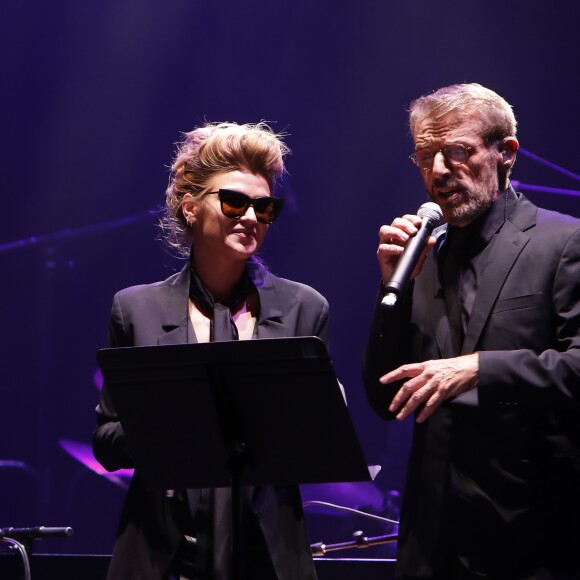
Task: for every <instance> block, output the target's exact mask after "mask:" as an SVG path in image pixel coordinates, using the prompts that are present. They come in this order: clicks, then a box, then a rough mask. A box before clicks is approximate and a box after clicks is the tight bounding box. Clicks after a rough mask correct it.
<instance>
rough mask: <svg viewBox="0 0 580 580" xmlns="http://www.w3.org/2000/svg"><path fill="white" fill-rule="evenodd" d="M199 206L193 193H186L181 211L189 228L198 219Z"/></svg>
mask: <svg viewBox="0 0 580 580" xmlns="http://www.w3.org/2000/svg"><path fill="white" fill-rule="evenodd" d="M198 207H199V204H198V202H197V201H196V200H195V199H194V198H193V196H192V195H191V193H186V194H185V195H184V196H183V199H182V200H181V211H182V212H183V217H184V218H185V221H186V222H187V224H188V225H189V226H192V225H193V224H194V223H195V221H196V219H197V210H198Z"/></svg>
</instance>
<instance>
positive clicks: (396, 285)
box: [381, 217, 433, 307]
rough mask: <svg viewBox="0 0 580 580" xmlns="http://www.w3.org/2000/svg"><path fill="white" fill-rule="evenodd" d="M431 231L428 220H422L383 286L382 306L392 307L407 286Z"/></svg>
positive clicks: (431, 227)
mask: <svg viewBox="0 0 580 580" xmlns="http://www.w3.org/2000/svg"><path fill="white" fill-rule="evenodd" d="M432 231H433V226H432V224H431V221H430V220H429V218H427V217H425V218H423V225H422V226H421V227H420V228H419V231H418V232H417V233H416V234H415V235H414V236H413V237H412V238H409V240H408V241H407V244H406V245H405V249H404V250H403V253H402V254H401V256H400V257H399V261H398V262H397V265H396V266H395V269H394V271H393V274H392V275H391V279H390V280H389V282H388V283H387V284H386V285H385V295H384V297H383V299H382V301H381V304H382V305H383V306H388V307H391V306H394V305H395V303H396V301H397V298H398V297H399V296H400V295H401V294H402V293H403V290H404V289H405V287H406V286H407V284H408V282H409V279H410V278H411V274H412V273H413V270H414V269H415V266H416V265H417V262H418V261H419V258H420V257H421V253H422V252H423V250H424V249H425V246H426V245H427V241H428V240H429V236H430V235H431V232H432Z"/></svg>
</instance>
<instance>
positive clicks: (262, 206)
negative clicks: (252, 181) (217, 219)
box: [219, 189, 283, 224]
mask: <svg viewBox="0 0 580 580" xmlns="http://www.w3.org/2000/svg"><path fill="white" fill-rule="evenodd" d="M219 198H220V204H221V207H222V213H223V214H224V215H225V216H226V217H229V218H239V217H241V216H243V215H244V214H245V213H246V211H247V210H248V208H249V207H250V205H251V206H252V207H253V208H254V212H255V214H256V219H257V220H258V221H259V222H260V223H262V224H271V223H272V222H273V221H274V220H275V219H276V218H277V217H278V216H279V215H280V211H281V210H282V205H283V201H282V200H281V199H278V198H274V197H258V198H251V197H249V196H247V195H245V194H243V193H240V192H239V191H233V190H231V189H220V190H219Z"/></svg>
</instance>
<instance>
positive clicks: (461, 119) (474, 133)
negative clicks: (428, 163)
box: [413, 110, 484, 145]
mask: <svg viewBox="0 0 580 580" xmlns="http://www.w3.org/2000/svg"><path fill="white" fill-rule="evenodd" d="M483 131H484V123H483V121H482V118H481V115H480V114H479V113H478V112H477V111H465V110H461V111H459V110H457V111H450V112H448V113H445V114H444V115H440V116H437V115H429V114H426V115H424V116H423V117H421V118H420V119H419V120H418V122H417V125H416V127H415V135H414V136H413V137H414V140H415V144H416V145H418V144H419V143H420V142H423V141H429V142H435V141H437V142H439V141H444V140H445V139H448V138H451V137H452V136H453V135H457V136H459V135H462V134H465V136H471V137H480V136H482V135H483Z"/></svg>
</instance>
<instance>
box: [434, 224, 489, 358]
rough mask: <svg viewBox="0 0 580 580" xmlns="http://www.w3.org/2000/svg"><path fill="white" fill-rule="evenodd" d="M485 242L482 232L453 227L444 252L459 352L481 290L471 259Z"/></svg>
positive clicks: (445, 279) (449, 306)
mask: <svg viewBox="0 0 580 580" xmlns="http://www.w3.org/2000/svg"><path fill="white" fill-rule="evenodd" d="M483 246H484V244H483V242H482V240H481V238H480V236H479V235H478V234H477V233H476V232H474V231H471V230H469V229H466V228H453V229H452V230H451V231H449V232H448V235H447V238H446V240H445V249H444V252H443V287H444V291H445V308H446V310H447V317H448V319H449V326H450V328H451V339H452V342H453V349H454V352H455V353H456V354H460V353H461V348H462V346H463V339H464V338H465V332H466V329H467V324H468V322H469V316H470V314H471V309H472V307H473V302H474V300H475V295H476V293H477V278H476V273H475V270H474V268H473V264H472V263H471V260H472V259H473V257H474V256H475V255H477V254H478V253H479V252H480V251H481V249H482V248H483Z"/></svg>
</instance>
